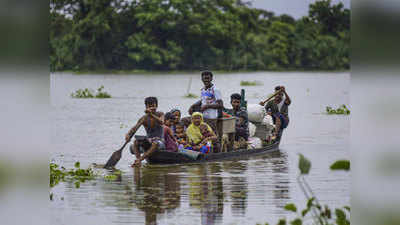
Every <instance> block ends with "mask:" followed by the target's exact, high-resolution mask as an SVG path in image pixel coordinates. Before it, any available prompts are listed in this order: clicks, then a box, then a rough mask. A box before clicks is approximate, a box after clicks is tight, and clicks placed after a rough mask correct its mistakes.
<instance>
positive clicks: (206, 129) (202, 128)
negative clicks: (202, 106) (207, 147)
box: [199, 123, 208, 135]
mask: <svg viewBox="0 0 400 225" xmlns="http://www.w3.org/2000/svg"><path fill="white" fill-rule="evenodd" d="M199 128H200V132H201V133H202V134H203V135H204V134H207V133H208V127H207V125H206V124H204V123H203V124H201V125H200V126H199Z"/></svg>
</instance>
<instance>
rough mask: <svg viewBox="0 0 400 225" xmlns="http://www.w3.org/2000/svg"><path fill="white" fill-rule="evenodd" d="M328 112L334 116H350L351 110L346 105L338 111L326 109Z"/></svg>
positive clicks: (330, 108) (328, 107)
mask: <svg viewBox="0 0 400 225" xmlns="http://www.w3.org/2000/svg"><path fill="white" fill-rule="evenodd" d="M326 112H327V113H328V114H330V115H332V114H338V115H349V114H350V110H349V109H348V108H347V107H346V105H344V104H343V105H341V106H340V107H339V108H337V109H333V108H332V107H330V106H327V107H326Z"/></svg>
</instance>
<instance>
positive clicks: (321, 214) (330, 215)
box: [265, 154, 350, 225]
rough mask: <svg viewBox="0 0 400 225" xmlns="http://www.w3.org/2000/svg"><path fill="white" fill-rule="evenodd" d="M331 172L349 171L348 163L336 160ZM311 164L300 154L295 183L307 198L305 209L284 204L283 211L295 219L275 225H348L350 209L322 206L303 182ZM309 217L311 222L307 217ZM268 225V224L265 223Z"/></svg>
mask: <svg viewBox="0 0 400 225" xmlns="http://www.w3.org/2000/svg"><path fill="white" fill-rule="evenodd" d="M330 168H331V170H345V171H349V170H350V161H348V160H338V161H336V162H334V163H333V164H332V165H331V167H330ZM310 169H311V162H310V161H309V160H308V159H307V158H306V157H304V156H303V155H302V154H300V157H299V170H300V175H299V176H298V178H297V182H298V183H299V186H300V188H301V190H302V191H303V193H304V195H305V196H306V197H307V199H308V200H307V203H306V208H305V209H303V210H301V211H300V210H298V207H297V206H296V205H295V204H293V203H289V204H286V205H285V207H284V209H285V210H287V211H290V212H292V213H295V214H296V217H295V219H293V220H291V221H287V220H286V219H280V220H279V221H278V223H277V225H286V224H292V225H302V224H317V225H350V220H349V219H350V207H349V206H344V207H342V208H335V209H334V210H332V209H331V208H330V207H329V206H327V205H324V206H322V205H321V204H320V203H319V201H318V198H317V197H316V196H315V195H314V192H313V191H312V189H311V187H310V185H309V184H308V183H307V181H306V180H305V177H304V176H305V175H307V174H308V173H309V172H310ZM310 216H311V222H309V221H310V220H309V217H310ZM265 225H268V223H265Z"/></svg>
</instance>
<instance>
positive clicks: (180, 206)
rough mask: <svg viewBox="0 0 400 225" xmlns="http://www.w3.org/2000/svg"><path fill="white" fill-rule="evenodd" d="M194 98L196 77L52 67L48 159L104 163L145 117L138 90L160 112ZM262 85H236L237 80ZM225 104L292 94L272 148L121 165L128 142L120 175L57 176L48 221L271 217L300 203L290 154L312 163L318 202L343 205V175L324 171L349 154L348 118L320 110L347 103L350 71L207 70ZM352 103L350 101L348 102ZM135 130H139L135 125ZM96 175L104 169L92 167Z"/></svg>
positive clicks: (346, 181) (249, 220)
mask: <svg viewBox="0 0 400 225" xmlns="http://www.w3.org/2000/svg"><path fill="white" fill-rule="evenodd" d="M190 77H192V85H191V90H190V92H192V93H194V94H197V95H199V92H200V88H201V81H200V75H199V74H185V75H183V74H157V75H98V74H90V75H72V74H68V73H55V74H51V105H52V120H53V125H52V144H53V152H52V153H51V160H53V161H54V162H55V163H57V164H60V165H63V166H64V167H66V168H71V167H73V164H74V163H75V162H76V161H79V162H80V163H81V167H88V166H90V165H91V164H92V163H105V161H106V160H107V159H108V157H109V156H110V155H111V153H112V152H113V151H114V150H116V149H118V148H119V147H120V146H121V145H122V144H123V142H124V135H125V133H126V132H127V131H128V129H129V128H130V127H131V126H133V125H134V124H135V122H136V121H137V119H138V118H139V117H140V116H141V115H142V114H143V110H144V103H143V100H144V97H146V96H156V97H158V99H159V109H160V110H161V111H164V112H165V111H168V110H170V109H172V108H179V109H181V110H182V112H183V114H184V115H187V109H188V107H189V106H190V104H192V103H193V102H194V101H195V100H196V99H188V98H184V97H182V96H183V95H185V94H186V91H187V88H188V83H189V80H190ZM242 80H247V81H260V82H261V83H262V84H263V85H260V86H247V87H241V86H240V81H242ZM214 83H215V84H216V86H217V87H218V88H219V89H220V90H221V92H222V95H223V99H224V102H225V106H229V96H230V94H232V93H234V92H240V89H241V88H245V89H246V96H247V101H248V103H249V104H252V103H257V102H259V101H260V100H261V99H263V98H265V97H266V96H267V95H268V94H270V93H272V90H273V88H274V87H275V86H276V85H279V84H280V85H285V87H286V89H287V92H288V94H289V95H290V97H291V98H292V102H293V103H292V105H291V106H290V107H289V115H290V124H289V127H288V128H287V129H286V131H285V133H284V135H283V138H282V141H281V145H280V152H277V153H273V154H266V155H263V156H257V157H251V158H246V159H236V160H233V161H223V162H213V163H205V164H188V165H165V166H155V165H147V164H144V165H143V166H142V168H141V169H132V168H131V167H130V166H129V165H130V164H131V163H132V162H133V161H134V157H133V156H132V155H131V154H130V153H129V151H127V150H128V148H126V149H125V151H124V152H123V156H122V159H121V161H120V162H119V163H118V165H117V168H118V169H120V170H121V171H122V176H121V177H119V179H117V180H115V181H107V180H105V179H104V178H103V176H99V177H98V178H96V179H95V180H92V181H87V182H85V183H82V184H81V185H80V188H78V189H77V188H75V186H74V184H73V183H70V182H65V183H61V184H59V185H57V186H56V187H54V188H53V189H51V190H50V192H52V193H53V194H54V200H53V201H51V202H50V209H51V219H50V220H51V224H66V225H71V224H84V225H89V224H96V225H99V224H256V223H265V222H269V223H270V224H272V223H276V222H277V221H278V220H279V219H280V218H283V217H288V218H291V217H293V214H292V213H288V212H287V211H285V210H284V209H283V207H284V206H285V204H287V203H292V202H293V203H295V204H297V206H298V208H300V209H302V208H304V207H305V197H304V195H303V194H302V192H301V190H300V188H299V186H298V184H297V181H296V178H297V176H298V174H299V172H298V169H297V162H298V153H302V154H304V155H305V156H306V157H307V158H309V159H310V160H311V162H312V169H311V173H310V174H309V175H308V176H307V180H308V182H309V184H310V186H311V187H312V188H313V190H314V192H315V194H316V195H317V197H318V198H319V200H320V201H321V203H322V204H328V205H330V206H332V207H341V206H344V205H349V204H350V173H346V172H332V171H330V170H329V166H330V164H331V163H332V162H334V161H335V160H337V159H348V158H350V156H349V155H350V154H349V150H348V149H349V125H350V116H341V115H326V114H325V113H324V112H325V107H326V106H334V107H338V106H340V105H341V104H346V105H348V104H349V85H350V75H349V73H300V72H290V73H284V72H282V73H270V72H258V73H235V74H219V73H216V74H215V78H214ZM101 85H104V87H105V91H107V92H108V93H110V94H111V95H112V96H113V98H111V99H73V98H71V97H70V94H71V93H72V92H74V91H75V90H77V89H79V88H92V89H94V90H95V89H97V88H98V87H100V86H101ZM350 108H351V106H350ZM138 134H144V130H143V129H141V130H140V131H139V132H138ZM96 171H97V172H98V173H102V174H104V173H105V172H104V171H102V170H96Z"/></svg>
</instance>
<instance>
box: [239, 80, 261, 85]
mask: <svg viewBox="0 0 400 225" xmlns="http://www.w3.org/2000/svg"><path fill="white" fill-rule="evenodd" d="M260 85H263V84H262V83H261V82H260V81H256V80H255V81H246V80H242V81H240V86H260Z"/></svg>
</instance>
